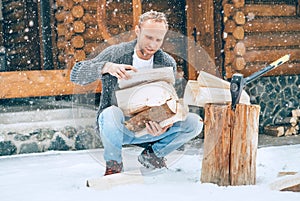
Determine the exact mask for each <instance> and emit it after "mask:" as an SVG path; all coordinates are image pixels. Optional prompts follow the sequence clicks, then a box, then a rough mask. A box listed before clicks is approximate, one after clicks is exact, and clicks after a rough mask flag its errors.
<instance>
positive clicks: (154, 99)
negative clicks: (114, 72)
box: [116, 67, 188, 136]
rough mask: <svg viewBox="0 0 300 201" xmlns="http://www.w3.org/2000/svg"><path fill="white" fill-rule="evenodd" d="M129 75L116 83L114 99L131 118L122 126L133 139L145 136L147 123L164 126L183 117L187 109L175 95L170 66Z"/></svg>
mask: <svg viewBox="0 0 300 201" xmlns="http://www.w3.org/2000/svg"><path fill="white" fill-rule="evenodd" d="M128 73H129V74H130V75H131V79H129V80H119V88H120V90H118V91H117V92H116V98H117V102H118V106H119V107H120V108H121V109H122V111H123V113H124V115H125V116H127V117H130V118H129V119H128V120H126V121H125V126H126V127H127V128H128V129H129V130H131V131H133V132H135V135H136V136H142V135H145V134H147V129H146V123H148V122H149V121H155V122H157V123H159V124H160V125H161V126H162V127H165V126H167V125H170V124H173V123H174V122H176V121H182V120H184V119H185V118H186V115H187V112H188V107H187V106H186V105H184V104H183V101H182V100H181V99H179V98H178V96H177V93H176V90H175V88H174V86H173V84H174V83H175V77H174V75H173V68H172V67H170V68H157V69H140V70H139V71H138V72H131V71H130V72H128Z"/></svg>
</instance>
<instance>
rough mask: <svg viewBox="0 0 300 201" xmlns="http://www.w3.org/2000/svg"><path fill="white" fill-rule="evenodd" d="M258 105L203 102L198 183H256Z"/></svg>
mask: <svg viewBox="0 0 300 201" xmlns="http://www.w3.org/2000/svg"><path fill="white" fill-rule="evenodd" d="M259 111H260V107H259V106H258V105H244V104H238V105H237V106H236V109H235V111H232V110H231V105H219V104H206V105H205V133H204V156H203V161H202V172H201V182H203V183H215V184H217V185H220V186H228V185H253V184H255V182H256V152H257V141H258V123H259Z"/></svg>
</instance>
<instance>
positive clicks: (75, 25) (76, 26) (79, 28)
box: [73, 21, 85, 33]
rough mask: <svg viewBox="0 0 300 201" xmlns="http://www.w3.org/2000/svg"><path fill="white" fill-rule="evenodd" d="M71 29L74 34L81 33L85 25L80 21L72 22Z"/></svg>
mask: <svg viewBox="0 0 300 201" xmlns="http://www.w3.org/2000/svg"><path fill="white" fill-rule="evenodd" d="M73 29H74V31H75V33H83V32H84V31H85V23H84V22H82V21H74V22H73Z"/></svg>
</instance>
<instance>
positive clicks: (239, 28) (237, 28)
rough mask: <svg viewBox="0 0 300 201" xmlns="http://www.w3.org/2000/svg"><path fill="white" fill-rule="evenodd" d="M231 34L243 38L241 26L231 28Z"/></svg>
mask: <svg viewBox="0 0 300 201" xmlns="http://www.w3.org/2000/svg"><path fill="white" fill-rule="evenodd" d="M232 35H233V37H234V38H236V39H238V40H242V39H244V36H245V31H244V28H243V27H242V26H237V27H236V28H235V29H234V30H233V32H232Z"/></svg>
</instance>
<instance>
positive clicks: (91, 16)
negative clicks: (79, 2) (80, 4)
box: [82, 13, 97, 25]
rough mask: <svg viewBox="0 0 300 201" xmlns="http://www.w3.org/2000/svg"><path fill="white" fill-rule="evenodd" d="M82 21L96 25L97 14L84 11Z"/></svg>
mask: <svg viewBox="0 0 300 201" xmlns="http://www.w3.org/2000/svg"><path fill="white" fill-rule="evenodd" d="M82 21H83V22H84V23H85V24H86V25H97V16H96V15H95V14H91V13H85V14H84V16H82Z"/></svg>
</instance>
